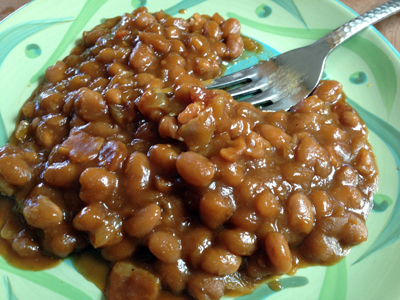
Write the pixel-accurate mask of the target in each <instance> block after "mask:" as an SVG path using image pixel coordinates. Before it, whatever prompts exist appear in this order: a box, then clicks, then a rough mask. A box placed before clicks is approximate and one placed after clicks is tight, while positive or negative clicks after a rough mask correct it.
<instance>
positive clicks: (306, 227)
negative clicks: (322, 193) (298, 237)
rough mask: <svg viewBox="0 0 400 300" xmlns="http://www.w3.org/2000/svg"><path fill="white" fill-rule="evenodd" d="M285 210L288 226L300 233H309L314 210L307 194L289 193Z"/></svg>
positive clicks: (312, 224) (312, 223)
mask: <svg viewBox="0 0 400 300" xmlns="http://www.w3.org/2000/svg"><path fill="white" fill-rule="evenodd" d="M287 210H288V220H289V225H290V227H291V228H292V229H293V230H295V231H297V232H300V233H304V234H308V233H310V231H311V230H312V229H313V227H314V211H313V205H312V203H311V202H310V200H309V199H308V198H307V196H305V195H304V194H301V193H296V194H293V195H291V196H290V197H289V199H288V203H287Z"/></svg>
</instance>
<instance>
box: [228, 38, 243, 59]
mask: <svg viewBox="0 0 400 300" xmlns="http://www.w3.org/2000/svg"><path fill="white" fill-rule="evenodd" d="M243 50H244V43H243V39H242V37H241V36H240V35H239V34H237V33H231V34H229V35H228V37H227V39H226V52H225V55H226V56H227V57H229V58H231V59H233V58H238V57H239V56H240V55H241V54H242V52H243Z"/></svg>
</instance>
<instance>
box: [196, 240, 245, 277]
mask: <svg viewBox="0 0 400 300" xmlns="http://www.w3.org/2000/svg"><path fill="white" fill-rule="evenodd" d="M241 263H242V258H241V257H240V256H237V255H234V254H232V253H230V252H229V251H227V250H225V249H223V248H215V247H210V248H207V249H206V250H204V253H203V255H202V262H201V268H202V269H203V271H205V272H207V273H208V274H211V275H216V276H225V275H229V274H233V273H235V272H236V271H237V270H238V269H239V267H240V264H241Z"/></svg>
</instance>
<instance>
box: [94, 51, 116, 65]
mask: <svg viewBox="0 0 400 300" xmlns="http://www.w3.org/2000/svg"><path fill="white" fill-rule="evenodd" d="M115 56H116V52H115V50H114V49H112V48H104V49H102V50H101V51H100V52H99V54H98V55H97V57H98V59H99V60H100V61H101V62H102V63H105V64H109V63H112V62H113V61H114V59H115Z"/></svg>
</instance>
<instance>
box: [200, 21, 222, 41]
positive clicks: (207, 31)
mask: <svg viewBox="0 0 400 300" xmlns="http://www.w3.org/2000/svg"><path fill="white" fill-rule="evenodd" d="M203 31H204V35H205V36H206V37H209V38H214V39H216V40H217V41H220V40H221V38H222V34H223V33H222V30H221V28H220V27H219V25H218V23H217V22H215V21H213V20H210V21H207V22H206V23H204V25H203Z"/></svg>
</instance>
